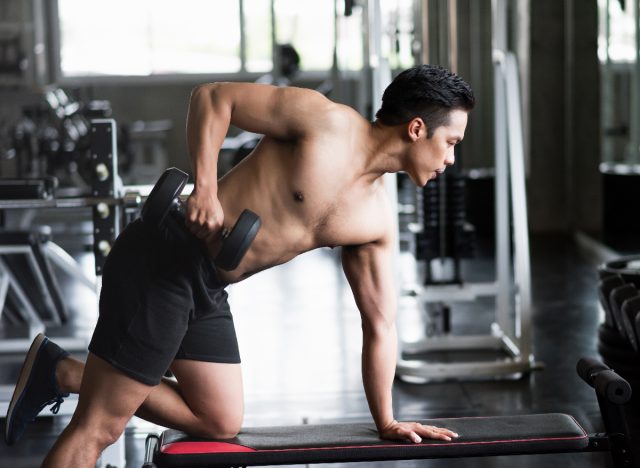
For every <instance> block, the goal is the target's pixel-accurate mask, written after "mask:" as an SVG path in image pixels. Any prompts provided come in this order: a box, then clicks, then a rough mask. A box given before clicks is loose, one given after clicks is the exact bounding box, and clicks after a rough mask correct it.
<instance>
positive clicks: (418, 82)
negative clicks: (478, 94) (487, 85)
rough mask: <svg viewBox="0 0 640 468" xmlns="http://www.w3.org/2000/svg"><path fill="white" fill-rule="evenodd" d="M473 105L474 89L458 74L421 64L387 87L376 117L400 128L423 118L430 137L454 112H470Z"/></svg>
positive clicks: (403, 73) (386, 123) (402, 74)
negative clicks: (414, 119) (456, 110)
mask: <svg viewBox="0 0 640 468" xmlns="http://www.w3.org/2000/svg"><path fill="white" fill-rule="evenodd" d="M474 105H475V98H474V96H473V91H472V89H471V86H469V85H468V84H467V83H466V82H465V81H464V80H463V79H462V78H460V77H459V76H458V75H456V74H455V73H452V72H450V71H449V70H447V69H446V68H443V67H439V66H436V65H418V66H415V67H412V68H409V69H407V70H405V71H403V72H402V73H400V74H399V75H398V76H396V77H395V78H394V80H393V81H392V82H391V84H389V86H387V89H385V91H384V93H383V95H382V106H381V107H380V110H378V112H376V118H377V119H378V120H379V121H380V122H381V123H383V124H385V125H399V124H403V123H406V122H409V121H410V120H411V119H413V118H415V117H420V118H421V119H422V120H423V121H424V123H425V124H426V126H427V138H431V137H432V136H433V132H434V131H435V129H436V128H438V127H440V126H442V125H447V124H448V123H449V113H450V112H451V111H452V110H455V109H461V110H464V111H467V112H470V111H471V110H472V109H473V107H474Z"/></svg>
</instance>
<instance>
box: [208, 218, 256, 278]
mask: <svg viewBox="0 0 640 468" xmlns="http://www.w3.org/2000/svg"><path fill="white" fill-rule="evenodd" d="M261 224H262V222H261V221H260V217H259V216H258V215H257V214H255V213H254V212H253V211H250V210H244V211H243V212H242V214H241V215H240V217H239V218H238V221H237V222H236V224H235V225H234V226H233V228H232V229H231V232H230V233H229V235H228V236H227V238H226V239H225V240H224V242H223V243H222V249H221V250H220V252H219V253H218V255H217V256H216V258H215V264H216V266H218V267H220V268H222V269H223V270H227V271H231V270H235V269H236V268H237V267H238V265H239V264H240V261H241V260H242V258H243V257H244V254H245V253H246V252H247V250H248V249H249V246H250V245H251V242H253V239H254V238H255V237H256V234H258V229H260V225H261Z"/></svg>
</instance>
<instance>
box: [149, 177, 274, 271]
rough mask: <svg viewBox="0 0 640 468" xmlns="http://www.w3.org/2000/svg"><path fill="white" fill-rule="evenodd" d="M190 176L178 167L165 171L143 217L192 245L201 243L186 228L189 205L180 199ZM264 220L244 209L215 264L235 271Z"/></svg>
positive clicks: (227, 233) (224, 240)
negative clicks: (187, 206) (186, 214)
mask: <svg viewBox="0 0 640 468" xmlns="http://www.w3.org/2000/svg"><path fill="white" fill-rule="evenodd" d="M188 179H189V175H188V174H187V173H186V172H183V171H181V170H180V169H178V168H175V167H171V168H169V169H167V170H166V171H164V173H163V174H162V176H160V179H158V182H156V184H155V185H154V187H153V189H152V190H151V193H150V194H149V196H148V197H147V200H146V202H145V204H144V206H143V207H142V212H141V214H140V217H141V218H142V221H143V222H144V223H145V225H147V226H149V227H150V228H152V229H158V230H162V229H163V228H164V227H167V228H169V229H170V230H171V231H172V232H173V233H175V234H176V235H178V236H179V237H181V238H183V239H187V240H188V241H189V242H201V241H200V239H198V238H197V237H196V236H194V235H193V234H191V233H190V232H189V231H188V230H187V228H186V226H185V205H184V203H182V201H181V200H180V194H181V193H182V189H183V188H184V186H185V185H186V183H187V180H188ZM261 224H262V223H261V221H260V217H259V216H258V215H257V214H255V213H254V212H252V211H250V210H244V211H243V212H242V214H241V215H240V217H239V218H238V221H237V222H236V223H235V225H234V226H233V228H231V229H230V230H225V231H224V232H223V241H222V247H221V248H220V252H218V254H217V255H216V258H215V259H214V263H215V265H216V266H217V267H220V268H222V269H223V270H226V271H231V270H235V269H236V268H237V267H238V265H239V264H240V261H241V260H242V258H243V257H244V255H245V254H246V253H247V250H248V249H249V246H250V245H251V243H252V242H253V239H254V238H255V237H256V234H258V230H259V229H260V225H261Z"/></svg>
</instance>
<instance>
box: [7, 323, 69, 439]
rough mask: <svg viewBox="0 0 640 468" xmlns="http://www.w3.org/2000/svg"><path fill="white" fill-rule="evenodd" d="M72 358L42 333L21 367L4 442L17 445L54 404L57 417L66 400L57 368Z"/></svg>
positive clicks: (37, 337) (66, 395) (8, 416)
mask: <svg viewBox="0 0 640 468" xmlns="http://www.w3.org/2000/svg"><path fill="white" fill-rule="evenodd" d="M68 355H69V353H68V352H66V351H65V350H64V349H62V348H60V346H58V345H57V344H55V343H53V342H52V341H51V340H49V338H47V337H46V336H44V335H43V334H42V333H40V334H39V335H38V336H36V338H35V339H34V340H33V343H31V347H30V348H29V352H28V353H27V356H26V358H25V360H24V363H23V364H22V369H21V370H20V376H19V377H18V383H17V384H16V389H15V390H14V391H13V396H12V397H11V402H10V403H9V409H8V411H7V418H6V426H5V432H4V439H5V441H6V442H7V444H8V445H13V444H15V443H16V442H17V441H18V440H19V439H20V437H22V434H23V433H24V430H25V428H26V427H27V424H28V423H30V422H31V421H33V420H34V419H35V418H36V416H38V414H39V413H40V412H41V411H42V410H43V409H44V407H45V406H48V405H51V404H53V407H52V408H51V412H52V413H53V414H56V413H58V410H59V409H60V405H61V404H62V402H63V401H64V400H63V398H66V397H68V396H69V394H68V393H65V394H62V393H60V389H59V388H58V384H57V383H56V367H57V366H58V362H60V360H61V359H64V358H65V357H67V356H68Z"/></svg>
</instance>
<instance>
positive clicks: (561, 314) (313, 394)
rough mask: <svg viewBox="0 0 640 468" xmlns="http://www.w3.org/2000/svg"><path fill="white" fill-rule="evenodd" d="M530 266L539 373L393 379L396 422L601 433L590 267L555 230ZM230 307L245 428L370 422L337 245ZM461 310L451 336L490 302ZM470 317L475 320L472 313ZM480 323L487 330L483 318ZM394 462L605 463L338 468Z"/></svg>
mask: <svg viewBox="0 0 640 468" xmlns="http://www.w3.org/2000/svg"><path fill="white" fill-rule="evenodd" d="M83 255H84V256H87V255H88V254H86V253H85V254H78V255H77V256H78V257H79V258H81V259H82V256H83ZM531 260H532V282H533V288H532V289H533V301H534V315H533V325H534V328H533V342H534V353H535V357H536V360H537V361H540V362H541V363H543V364H544V369H543V370H539V371H535V372H533V373H532V374H531V375H528V376H526V377H525V378H523V379H520V380H512V381H481V382H446V383H429V384H411V383H404V382H400V381H397V382H396V384H395V389H394V405H395V411H396V417H397V418H398V419H412V418H422V419H424V418H432V417H455V416H476V415H501V414H524V413H537V412H567V413H570V414H572V415H574V416H575V417H576V419H577V420H578V421H579V422H581V423H582V425H583V426H584V427H585V429H586V430H587V431H590V432H592V431H597V430H601V429H602V427H601V421H600V417H599V411H598V407H597V402H596V398H595V395H594V393H593V391H592V390H591V389H590V388H589V387H587V386H586V385H585V384H584V383H583V382H582V381H580V380H579V378H578V377H577V375H576V373H575V363H576V361H577V360H578V358H579V357H581V356H584V355H595V354H596V351H595V349H596V328H597V325H598V323H599V317H598V314H599V312H598V305H597V294H596V266H597V264H598V260H597V259H596V258H595V257H594V256H592V255H589V254H588V253H587V252H586V251H585V250H584V249H581V248H579V247H578V246H577V244H576V242H575V241H574V239H573V238H569V237H563V236H560V235H536V236H534V237H533V238H532V239H531ZM85 264H87V265H89V267H90V265H91V263H90V262H85ZM480 265H481V266H480V267H475V270H474V267H471V269H470V271H471V274H480V275H483V274H484V273H486V271H484V270H485V269H486V268H485V267H486V264H483V263H482V262H480ZM67 286H68V287H73V288H75V287H76V286H73V285H67ZM66 297H70V298H72V299H73V302H72V306H73V312H74V323H73V326H72V329H73V333H75V334H76V335H83V336H88V335H89V334H90V332H91V326H92V323H93V322H94V321H95V318H96V314H97V305H96V304H95V302H94V299H93V298H92V297H91V296H90V295H87V294H86V292H85V293H83V292H82V291H80V290H79V289H74V290H73V291H71V292H69V293H68V294H67V295H66ZM230 301H231V305H232V310H233V311H234V316H235V320H236V327H237V332H238V336H239V341H240V347H241V353H242V358H243V369H244V371H243V372H244V379H245V401H246V417H245V425H247V426H258V425H259V426H266V425H290V424H303V423H310V424H313V423H327V422H336V421H343V422H356V421H358V422H361V421H369V419H370V416H369V412H368V409H367V404H366V400H365V396H364V392H363V389H362V384H361V377H360V360H359V358H360V344H361V333H360V320H359V315H358V311H357V309H356V307H355V304H354V301H353V298H352V296H351V292H350V290H349V288H348V286H347V284H346V281H345V279H344V276H343V274H342V270H341V268H340V264H339V261H338V251H337V250H336V251H332V250H329V249H326V250H320V251H316V252H311V253H309V254H306V255H304V256H302V257H299V258H298V259H296V260H294V261H293V262H291V263H289V264H287V265H284V266H281V267H278V268H275V269H272V270H269V271H266V272H263V273H261V274H259V275H256V276H255V277H253V278H250V279H249V280H247V281H245V282H243V283H240V284H238V285H234V286H233V287H231V288H230ZM480 308H483V307H482V306H480ZM463 309H464V310H461V311H459V312H458V313H456V308H455V307H454V308H453V314H452V329H453V332H454V333H455V332H456V331H457V330H459V329H464V328H465V326H467V325H468V324H474V326H476V325H477V324H483V321H484V319H487V320H489V319H490V318H489V317H488V316H489V314H488V313H487V312H488V309H490V307H484V309H485V310H481V311H478V312H476V311H472V310H468V309H469V308H468V307H467V308H463ZM470 313H474V314H477V315H474V316H473V317H471V316H470ZM400 318H401V319H402V315H401V317H400ZM483 325H486V326H487V327H488V323H484V324H483ZM414 331H415V330H414ZM62 332H64V333H69V328H66V329H65V330H60V331H58V330H51V332H50V334H51V335H52V336H54V337H55V336H56V334H59V333H62ZM20 362H21V361H20V360H19V359H18V358H16V357H10V356H2V357H1V360H0V378H2V382H0V383H2V384H8V383H11V382H12V381H15V378H16V375H17V372H18V368H19V365H20ZM67 421H68V416H57V417H42V418H38V420H37V421H36V422H35V423H33V424H32V425H31V426H30V427H29V428H28V430H27V433H26V434H25V437H24V439H23V440H22V441H21V442H20V443H19V444H18V445H17V446H15V447H7V446H5V445H4V444H0V460H1V463H0V464H1V465H2V466H11V467H12V468H22V467H34V466H38V465H39V462H40V461H41V460H42V458H43V457H44V455H45V453H46V452H47V450H48V448H49V447H50V446H51V444H53V442H54V440H55V438H56V436H57V434H58V433H59V432H60V431H61V430H62V428H63V427H64V425H65V424H66V422H67ZM160 430H161V428H158V427H156V426H153V425H151V424H149V423H146V422H144V421H141V420H138V419H134V420H133V421H132V422H131V423H130V425H129V427H128V428H127V431H126V453H127V467H140V466H141V465H142V459H143V456H144V439H145V437H146V434H147V433H149V432H159V431H160ZM400 463H401V464H402V466H403V467H405V466H421V467H422V466H424V467H445V466H446V467H447V468H458V467H513V466H518V467H530V468H534V467H549V466H565V467H567V468H569V467H576V468H577V467H580V468H586V467H596V466H597V467H603V466H610V465H609V464H608V460H607V457H606V456H605V455H603V454H561V455H538V456H515V457H514V456H512V457H488V458H482V459H461V460H422V461H414V462H398V463H389V462H385V463H368V464H364V463H362V464H349V466H360V465H362V466H363V467H368V468H374V467H381V466H385V467H387V466H396V465H398V466H400ZM331 466H337V465H331ZM338 466H339V465H338Z"/></svg>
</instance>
